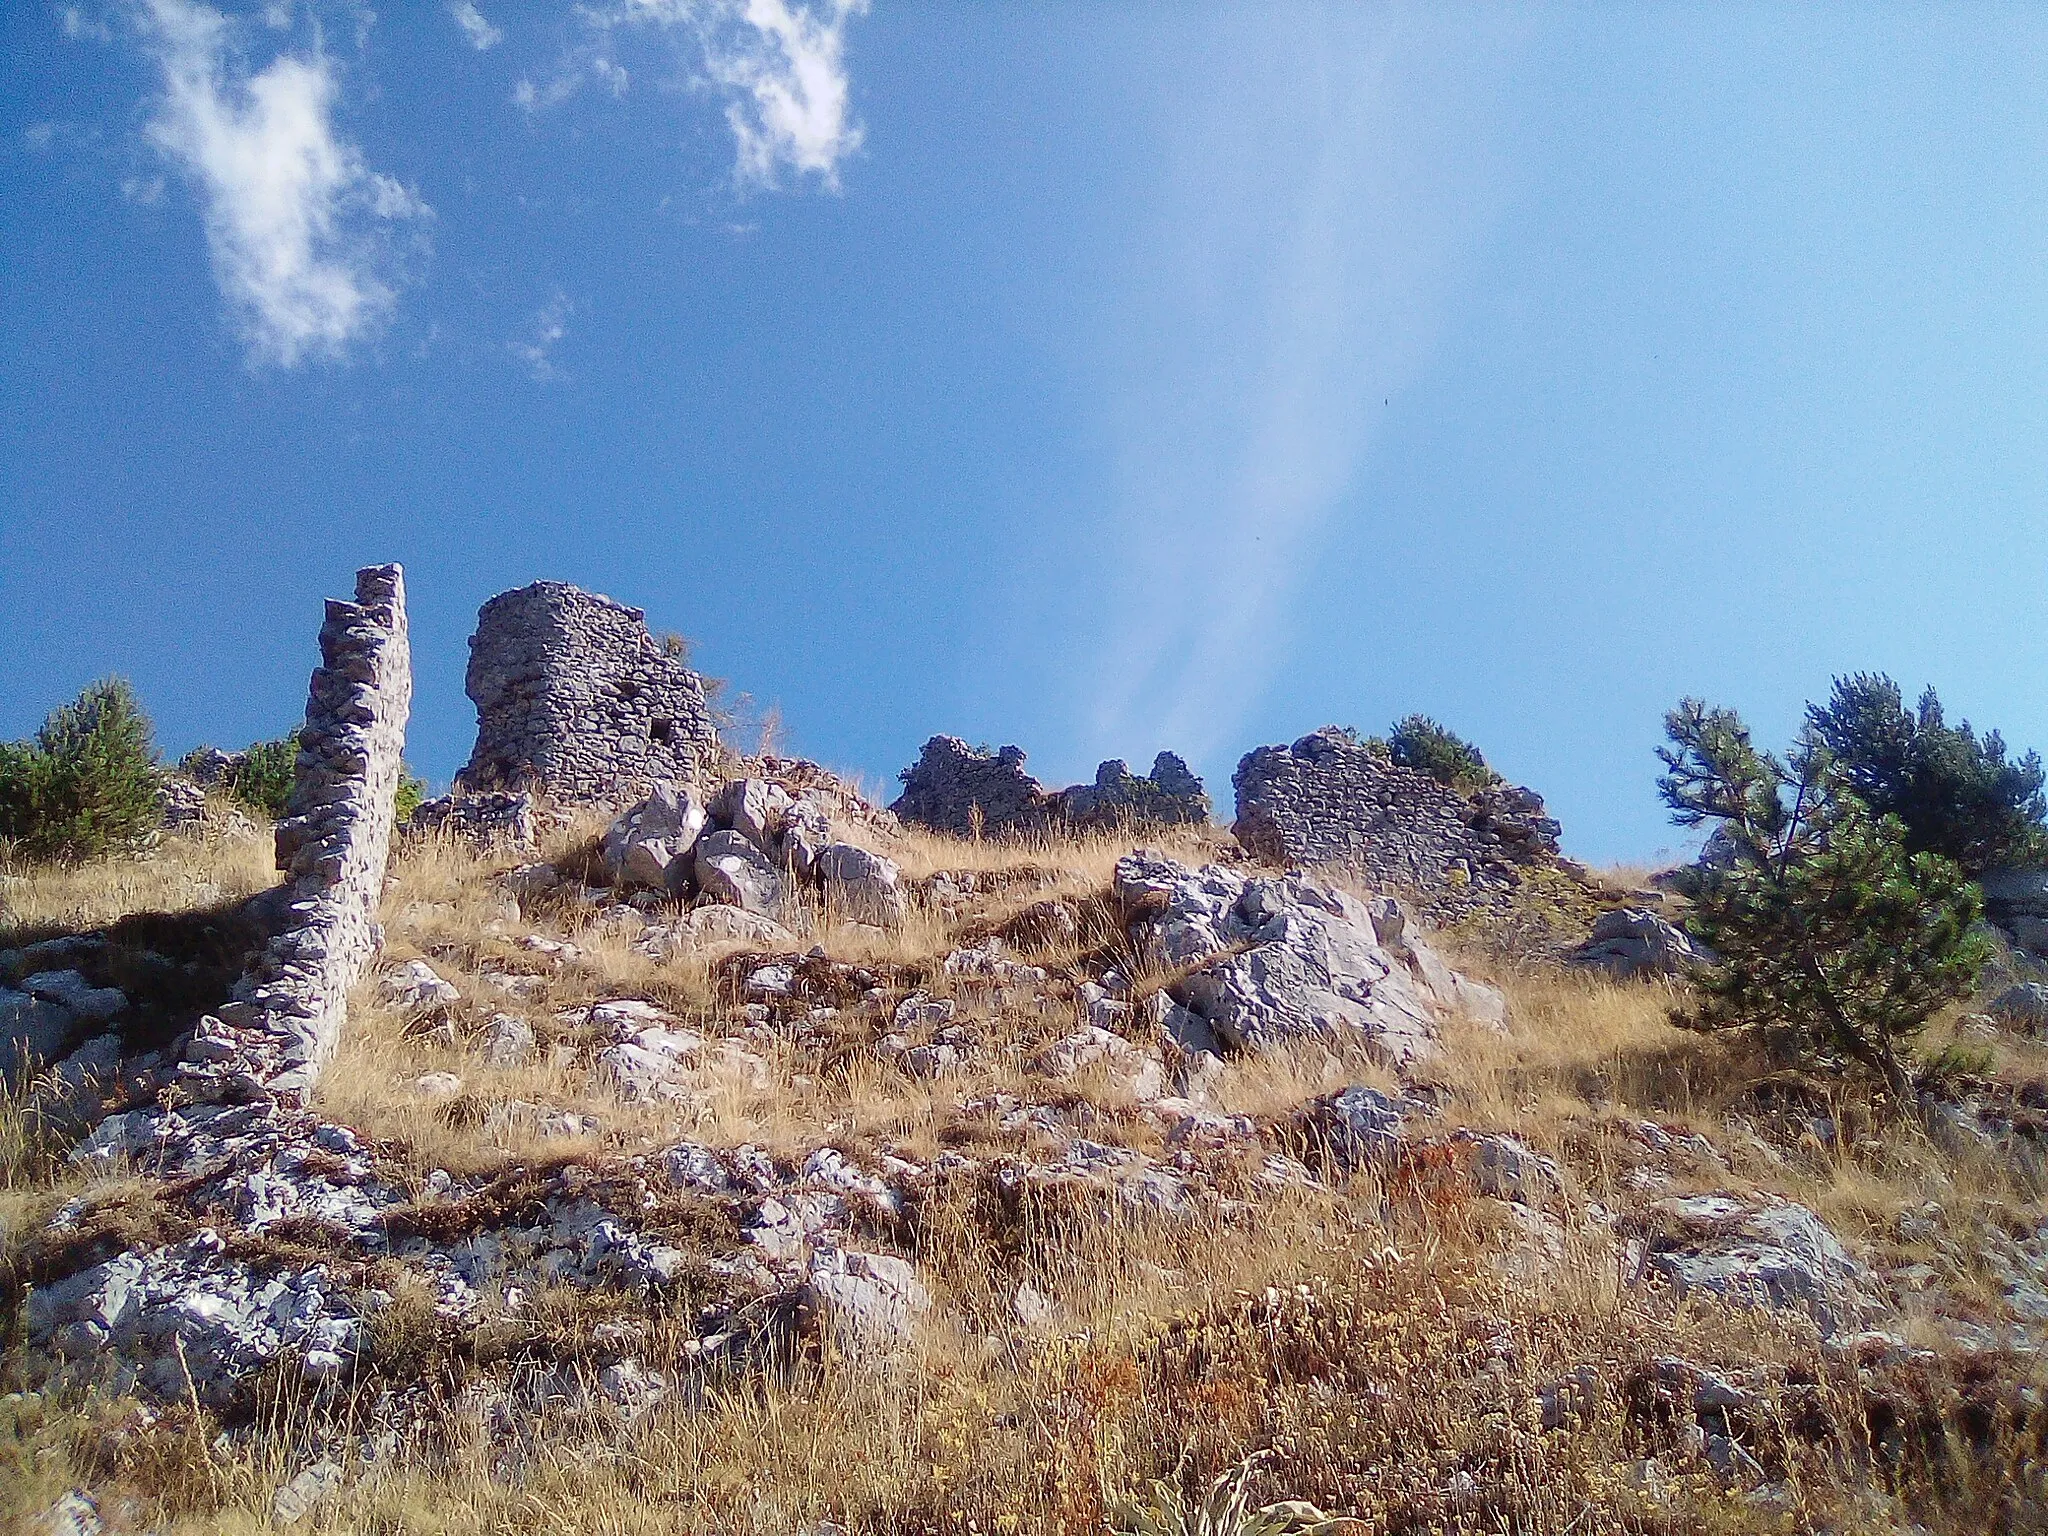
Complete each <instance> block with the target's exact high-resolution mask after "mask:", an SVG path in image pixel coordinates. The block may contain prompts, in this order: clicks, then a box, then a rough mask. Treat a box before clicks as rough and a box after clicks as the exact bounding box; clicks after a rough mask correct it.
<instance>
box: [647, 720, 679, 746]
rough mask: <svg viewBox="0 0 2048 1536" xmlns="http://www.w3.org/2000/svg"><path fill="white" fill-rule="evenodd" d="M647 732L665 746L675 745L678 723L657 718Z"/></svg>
mask: <svg viewBox="0 0 2048 1536" xmlns="http://www.w3.org/2000/svg"><path fill="white" fill-rule="evenodd" d="M647 734H648V735H649V736H650V737H652V738H653V739H654V740H656V741H658V742H660V743H661V744H662V745H663V746H664V747H667V746H673V745H674V744H675V739H676V723H675V721H673V720H657V721H655V722H654V724H653V725H652V726H650V727H649V728H648V731H647Z"/></svg>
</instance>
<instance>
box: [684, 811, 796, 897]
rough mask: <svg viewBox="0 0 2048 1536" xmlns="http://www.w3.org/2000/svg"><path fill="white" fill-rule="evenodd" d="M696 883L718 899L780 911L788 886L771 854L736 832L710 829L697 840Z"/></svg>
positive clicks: (708, 894) (702, 889) (703, 890)
mask: <svg viewBox="0 0 2048 1536" xmlns="http://www.w3.org/2000/svg"><path fill="white" fill-rule="evenodd" d="M697 885H698V888H699V889H700V890H701V891H702V892H703V893H704V894H705V895H706V896H708V897H710V898H711V899H712V900H713V901H715V902H723V903H724V904H725V905H727V906H729V907H739V908H741V909H742V910H744V911H747V912H758V913H761V914H763V915H764V916H767V917H776V916H779V915H780V914H781V911H782V905H783V902H784V901H785V900H786V899H787V894H788V893H787V889H786V887H785V886H784V885H783V882H782V875H781V872H780V871H778V870H777V869H776V867H775V866H774V865H773V864H771V863H770V862H769V861H768V856H767V855H766V854H764V853H763V852H762V851H761V850H760V849H759V848H757V847H755V846H754V845H753V843H751V842H749V841H748V840H747V839H746V838H745V837H743V836H741V835H740V834H739V833H737V832H707V833H705V834H704V835H703V836H702V837H701V838H699V839H698V840H697Z"/></svg>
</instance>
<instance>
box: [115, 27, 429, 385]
mask: <svg viewBox="0 0 2048 1536" xmlns="http://www.w3.org/2000/svg"><path fill="white" fill-rule="evenodd" d="M136 16H137V19H138V22H139V24H140V29H141V34H142V37H143V41H144V44H145V46H146V48H147V49H148V51H149V53H150V54H151V56H152V57H153V58H154V59H155V60H156V62H157V64H158V66H159V68H160V69H161V71H162V77H163V92H162V95H161V96H160V97H159V98H158V100H157V101H156V103H155V107H154V111H153V113H152V115H151V117H150V120H149V124H148V128H147V132H148V135H149V138H150V140H151V142H153V143H154V144H155V145H156V146H157V148H158V149H160V150H161V151H162V152H163V153H164V154H165V155H166V156H167V157H168V158H169V159H170V160H171V161H172V162H173V163H175V164H176V165H177V166H178V167H179V169H180V170H182V171H183V172H184V173H185V174H186V176H187V177H189V178H190V180H191V181H192V182H193V184H194V185H195V186H196V187H197V188H198V190H199V194H200V197H201V199H202V201H203V203H204V206H205V216H206V233H207V243H208V245H209V247H210V249H211V252H212V256H213V269H214V276H215V278H216V279H217V280H218V282H219V284H220V288H221V293H222V295H223V296H224V297H225V298H226V300H227V303H228V308H229V310H230V311H231V313H232V314H233V315H234V317H235V320H236V323H237V325H238V327H239V328H240V330H241V331H242V334H243V337H244V339H245V340H246V341H247V343H248V346H249V351H250V356H251V358H252V359H253V360H256V361H261V362H271V363H276V364H279V365H281V366H284V367H291V366H292V365H294V364H296V363H298V362H300V361H301V360H303V359H305V358H308V357H337V356H340V355H341V354H343V353H344V352H345V351H346V350H347V349H348V347H349V345H350V343H352V342H354V341H356V340H358V339H359V338H361V337H363V336H365V335H367V334H369V333H370V332H372V331H373V330H374V329H375V328H376V327H377V325H378V324H380V323H381V322H382V321H383V320H384V318H385V317H386V316H387V315H388V314H389V313H390V311H391V309H392V307H393V305H394V303H395V301H396V287H397V283H398V281H399V279H398V275H397V267H396V264H395V260H394V252H393V249H392V246H391V242H390V240H389V231H390V227H391V226H392V225H393V224H395V223H397V222H398V221H405V220H411V221H416V220H422V219H426V218H430V217H431V216H432V210H430V209H429V208H428V207H427V206H426V204H424V203H423V202H421V201H420V199H419V197H418V196H417V195H416V194H415V193H413V192H412V191H410V190H409V189H408V188H406V187H405V186H404V185H402V184H401V183H400V182H398V181H396V180H394V179H393V178H391V177H389V176H385V175H381V174H379V173H378V172H376V171H373V170H371V169H370V168H369V167H368V166H367V165H366V164H365V163H364V160H363V156H362V152H361V151H360V150H359V149H358V148H357V147H356V146H355V145H354V144H352V143H350V142H348V141H347V140H346V139H344V138H342V137H341V136H340V135H339V133H338V132H337V131H336V128H335V122H334V110H335V103H336V98H337V95H338V83H337V79H336V76H335V71H334V66H333V64H332V62H331V61H330V60H329V59H328V58H327V57H326V56H325V55H324V53H322V52H321V51H320V50H319V48H318V47H317V46H316V47H315V48H314V49H313V51H311V52H310V53H307V54H303V55H301V54H296V53H289V52H281V53H279V54H278V55H277V56H276V57H275V58H274V59H272V60H271V61H270V63H269V64H268V65H267V66H266V67H264V68H263V69H261V70H256V69H254V68H252V66H251V64H250V63H249V61H248V59H247V57H246V55H245V53H244V52H243V45H244V43H245V40H246V39H247V37H248V28H247V27H246V25H245V24H242V23H240V22H237V21H234V20H230V19H229V18H227V17H225V16H223V15H222V14H221V13H220V12H219V11H217V10H214V9H213V8H212V7H210V6H207V5H202V4H198V3H195V0H142V3H141V4H140V5H139V6H138V9H137V11H136ZM265 19H266V20H267V21H272V22H273V24H274V20H275V19H274V18H273V17H271V16H269V15H267V14H266V18H265ZM285 19H286V20H287V21H289V17H286V18H285Z"/></svg>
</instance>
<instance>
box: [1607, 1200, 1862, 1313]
mask: <svg viewBox="0 0 2048 1536" xmlns="http://www.w3.org/2000/svg"><path fill="white" fill-rule="evenodd" d="M1653 1209H1654V1210H1655V1211H1656V1213H1657V1214H1658V1215H1659V1216H1661V1217H1662V1218H1663V1219H1664V1220H1665V1221H1666V1222H1667V1223H1668V1224H1669V1226H1670V1228H1671V1229H1672V1230H1671V1232H1670V1234H1669V1235H1668V1236H1667V1237H1666V1238H1665V1240H1664V1241H1663V1242H1662V1244H1660V1246H1659V1248H1658V1250H1657V1251H1656V1252H1654V1253H1652V1254H1651V1256H1650V1258H1649V1263H1648V1268H1649V1270H1650V1271H1651V1272H1654V1273H1657V1274H1661V1275H1663V1276H1664V1277H1665V1278H1666V1279H1668V1280H1669V1281H1670V1282H1671V1284H1672V1286H1673V1288H1674V1289H1675V1290H1676V1291H1677V1292H1678V1294H1680V1295H1681V1296H1682V1295H1686V1294H1688V1293H1691V1292H1695V1291H1699V1292H1704V1293H1706V1294H1709V1295H1713V1296H1718V1297H1721V1298H1723V1299H1724V1300H1728V1301H1732V1302H1738V1303H1742V1304H1745V1305H1749V1306H1756V1307H1765V1308H1770V1309H1790V1310H1797V1311H1804V1312H1806V1313H1807V1314H1808V1315H1810V1316H1811V1317H1812V1318H1813V1319H1814V1321H1815V1322H1816V1323H1817V1324H1819V1325H1820V1329H1821V1333H1822V1334H1823V1336H1829V1337H1831V1336H1833V1335H1834V1334H1836V1333H1838V1332H1841V1331H1843V1330H1845V1329H1848V1328H1852V1327H1854V1326H1855V1324H1856V1322H1857V1319H1858V1317H1859V1314H1860V1312H1861V1309H1862V1305H1863V1297H1862V1291H1863V1288H1864V1286H1865V1285H1866V1284H1867V1282H1868V1279H1869V1275H1868V1271H1866V1270H1865V1269H1864V1268H1863V1266H1862V1265H1861V1264H1858V1263H1857V1262H1856V1261H1855V1260H1854V1259H1853V1258H1851V1257H1850V1256H1849V1253H1848V1250H1846V1249H1845V1248H1843V1246H1842V1244H1841V1242H1840V1240H1839V1239H1838V1238H1836V1236H1835V1235H1834V1233H1832V1232H1830V1231H1829V1230H1828V1227H1827V1224H1826V1223H1825V1222H1823V1221H1822V1220H1821V1219H1820V1218H1819V1217H1818V1216H1816V1215H1815V1214H1814V1213H1813V1212H1812V1211H1810V1210H1808V1209H1807V1208H1806V1207H1805V1206H1803V1205H1798V1204H1796V1203H1794V1202H1793V1201H1790V1200H1781V1199H1778V1198H1777V1197H1775V1196H1771V1195H1759V1196H1750V1195H1736V1194H1710V1195H1688V1196H1683V1197H1677V1198H1672V1199H1668V1200H1661V1201H1659V1202H1657V1204H1656V1206H1655V1207H1654V1208H1653Z"/></svg>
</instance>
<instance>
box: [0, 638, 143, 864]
mask: <svg viewBox="0 0 2048 1536" xmlns="http://www.w3.org/2000/svg"><path fill="white" fill-rule="evenodd" d="M158 782H159V775H158V769H157V762H156V751H155V747H154V745H153V742H152V732H151V729H150V724H149V717H148V716H147V715H145V714H144V713H143V712H142V706H141V705H140V704H139V703H138V702H137V701H136V698H135V690H134V689H133V688H131V687H129V685H128V684H127V682H125V681H124V680H123V679H121V678H118V677H115V678H108V679H106V680H105V681H103V682H98V683H94V684H92V685H91V686H90V687H89V688H87V689H86V690H85V691H84V692H83V693H81V694H79V696H78V697H77V698H76V699H75V700H73V701H72V702H71V703H69V704H66V705H64V706H63V707H62V708H60V709H58V710H56V711H55V712H53V713H52V714H51V716H50V718H49V719H47V720H45V721H44V722H43V726H42V729H41V730H39V731H38V732H37V733H36V735H35V739H34V740H32V741H25V742H15V743H12V744H8V745H4V746H0V837H4V838H6V839H8V840H9V841H10V842H12V843H14V844H15V845H16V846H17V847H18V848H19V849H20V850H21V851H22V852H23V853H25V854H27V855H28V856H29V857H30V858H32V859H53V860H62V861H65V862H72V861H76V860H80V859H89V858H94V857H96V856H98V855H100V854H103V853H110V852H117V851H121V850H124V849H130V848H134V847H136V846H137V845H139V844H141V843H143V842H145V841H147V839H148V838H149V836H150V834H151V833H153V832H154V831H155V830H156V829H157V827H158V826H159V825H160V824H161V823H162V821H163V807H162V805H161V804H160V803H159V801H158V799H157V785H158Z"/></svg>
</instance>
